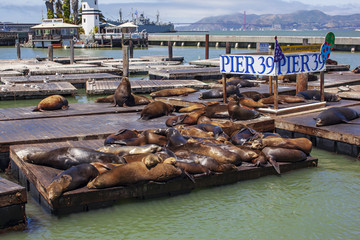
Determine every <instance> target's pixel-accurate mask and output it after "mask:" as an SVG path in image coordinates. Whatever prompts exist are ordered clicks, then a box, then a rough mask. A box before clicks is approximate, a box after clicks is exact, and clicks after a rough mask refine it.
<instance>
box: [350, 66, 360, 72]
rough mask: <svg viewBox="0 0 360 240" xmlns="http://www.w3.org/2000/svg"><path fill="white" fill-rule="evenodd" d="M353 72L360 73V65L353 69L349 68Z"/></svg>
mask: <svg viewBox="0 0 360 240" xmlns="http://www.w3.org/2000/svg"><path fill="white" fill-rule="evenodd" d="M351 71H352V72H353V73H360V66H357V67H356V68H354V69H353V70H351Z"/></svg>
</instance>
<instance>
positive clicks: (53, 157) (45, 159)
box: [24, 147, 125, 170]
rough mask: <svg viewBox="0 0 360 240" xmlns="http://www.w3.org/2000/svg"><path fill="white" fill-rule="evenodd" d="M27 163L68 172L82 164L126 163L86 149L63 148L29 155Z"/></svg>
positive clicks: (110, 154)
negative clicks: (69, 169) (67, 170)
mask: <svg viewBox="0 0 360 240" xmlns="http://www.w3.org/2000/svg"><path fill="white" fill-rule="evenodd" d="M24 161H25V162H29V163H33V164H38V165H44V166H49V167H53V168H57V169H62V170H66V169H68V168H70V167H72V166H76V165H79V164H81V163H91V162H111V163H125V161H124V160H123V158H121V157H120V156H117V155H115V154H112V153H104V152H100V151H96V150H93V149H90V148H84V147H61V148H57V149H53V150H50V151H39V152H33V153H29V154H27V155H26V156H25V157H24Z"/></svg>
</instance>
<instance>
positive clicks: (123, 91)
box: [114, 77, 135, 107]
mask: <svg viewBox="0 0 360 240" xmlns="http://www.w3.org/2000/svg"><path fill="white" fill-rule="evenodd" d="M114 104H115V105H114V107H116V106H119V107H124V106H135V100H134V97H133V96H132V95H131V85H130V81H129V79H128V78H127V77H123V78H122V80H121V82H120V84H119V86H118V87H117V88H116V90H115V94H114Z"/></svg>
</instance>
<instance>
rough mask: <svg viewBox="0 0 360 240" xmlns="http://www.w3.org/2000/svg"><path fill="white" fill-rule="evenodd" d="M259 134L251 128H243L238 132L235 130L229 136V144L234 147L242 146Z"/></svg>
mask: <svg viewBox="0 0 360 240" xmlns="http://www.w3.org/2000/svg"><path fill="white" fill-rule="evenodd" d="M258 134H259V133H258V132H257V131H255V130H254V129H252V128H248V127H244V128H242V129H240V130H237V131H235V132H234V133H233V135H232V136H231V143H233V144H235V145H244V144H246V143H248V142H250V141H251V140H252V139H253V138H254V136H256V135H258Z"/></svg>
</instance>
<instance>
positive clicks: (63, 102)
mask: <svg viewBox="0 0 360 240" xmlns="http://www.w3.org/2000/svg"><path fill="white" fill-rule="evenodd" d="M68 108H69V103H68V101H67V99H66V98H64V97H63V96H60V95H51V96H49V97H46V98H44V99H43V100H41V101H40V102H39V104H38V105H37V106H36V107H35V108H34V110H33V112H37V111H40V112H42V111H51V110H58V109H62V110H67V109H68Z"/></svg>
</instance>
